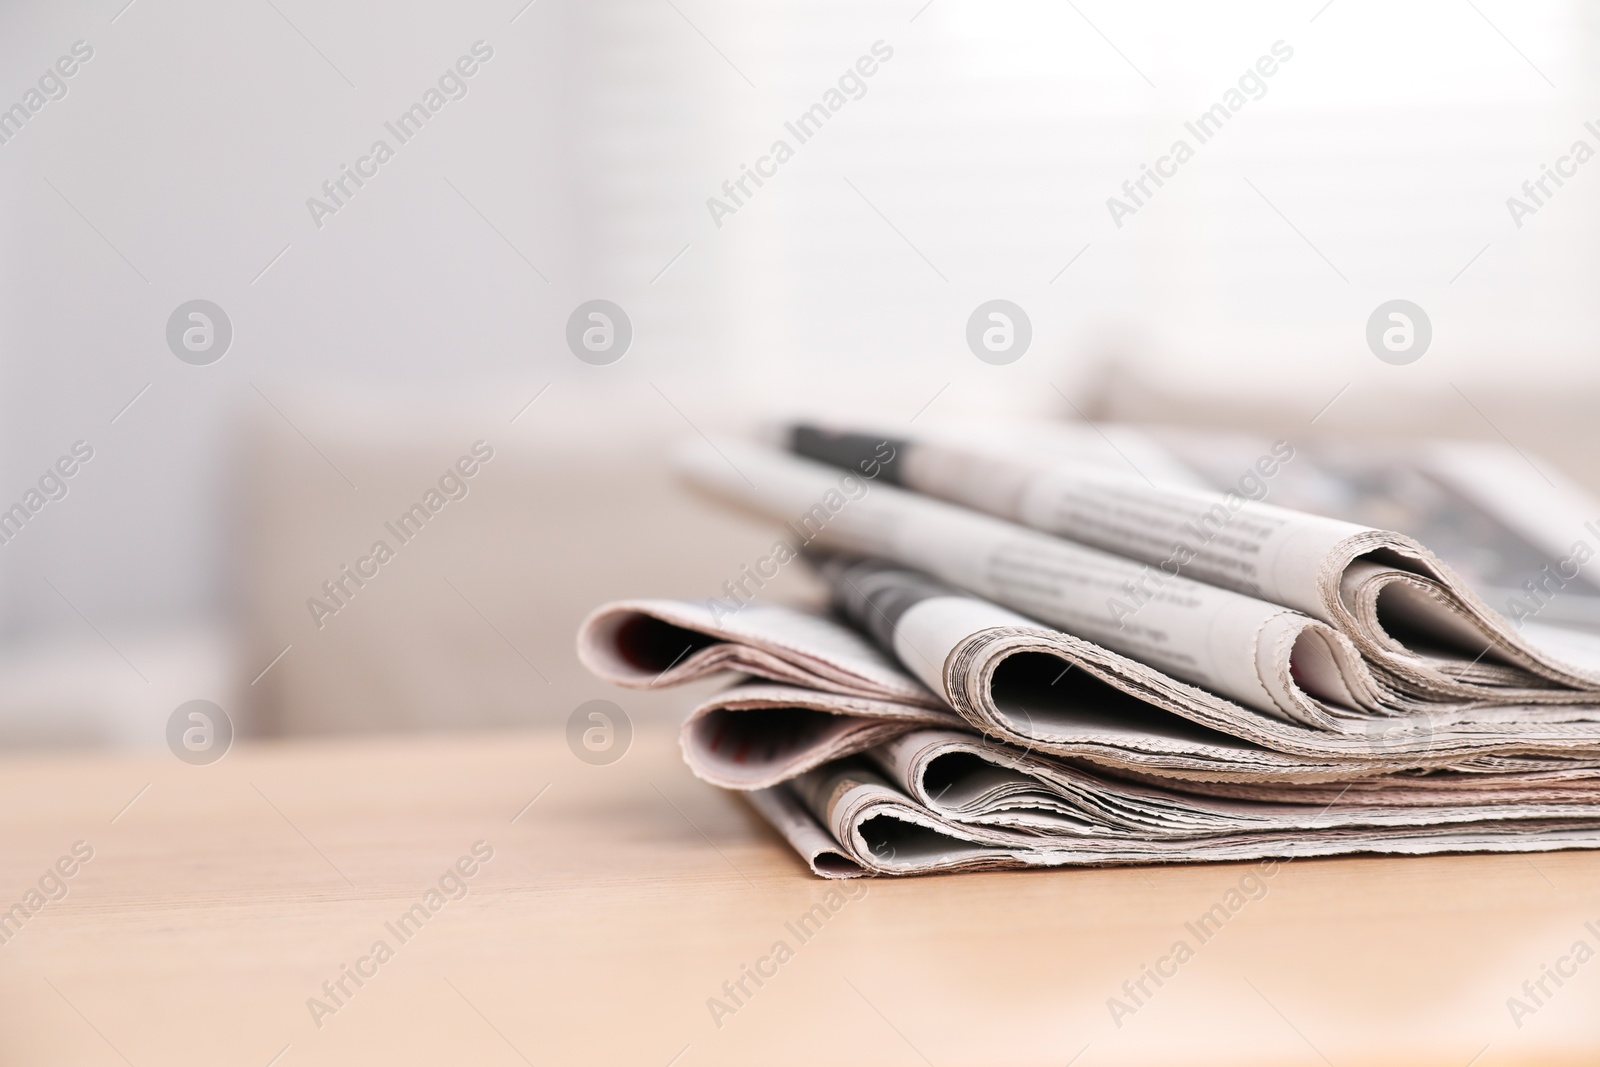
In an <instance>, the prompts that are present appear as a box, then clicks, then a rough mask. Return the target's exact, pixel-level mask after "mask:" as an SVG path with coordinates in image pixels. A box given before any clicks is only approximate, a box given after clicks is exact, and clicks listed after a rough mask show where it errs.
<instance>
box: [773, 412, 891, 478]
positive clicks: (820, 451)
mask: <svg viewBox="0 0 1600 1067" xmlns="http://www.w3.org/2000/svg"><path fill="white" fill-rule="evenodd" d="M911 443H912V442H911V441H910V440H908V439H906V438H903V437H885V436H883V435H881V434H867V433H837V432H835V431H833V430H824V429H821V428H820V427H816V426H807V425H805V424H801V425H798V426H795V427H793V428H792V429H791V430H790V431H789V450H790V451H791V452H793V453H794V454H795V455H797V456H805V457H806V458H807V459H814V460H816V461H817V462H819V463H826V464H828V465H829V466H833V467H843V468H844V469H845V470H851V471H862V472H865V473H867V474H869V475H870V476H872V477H875V478H880V479H882V480H883V481H885V482H888V483H889V484H891V485H899V486H906V481H905V467H904V463H903V457H904V456H905V453H906V449H907V448H908V447H909V446H910V445H911ZM885 456H887V457H888V458H885ZM874 470H876V471H877V473H876V474H872V473H871V472H872V471H874ZM907 488H910V487H909V486H907Z"/></svg>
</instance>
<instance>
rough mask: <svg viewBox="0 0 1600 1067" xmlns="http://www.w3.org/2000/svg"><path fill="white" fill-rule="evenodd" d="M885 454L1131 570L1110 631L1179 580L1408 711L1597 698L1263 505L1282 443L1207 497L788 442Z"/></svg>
mask: <svg viewBox="0 0 1600 1067" xmlns="http://www.w3.org/2000/svg"><path fill="white" fill-rule="evenodd" d="M885 445H887V446H888V447H889V448H890V449H891V450H892V451H893V453H894V460H893V462H892V464H891V465H890V468H889V470H888V471H887V474H888V475H889V477H891V478H892V479H893V480H894V481H895V482H897V483H898V484H901V485H904V486H906V487H908V488H912V489H915V490H917V491H918V492H922V493H926V494H928V495H930V496H933V497H937V498H940V499H943V500H948V501H954V502H957V503H960V504H963V505H966V506H968V507H972V508H975V509H978V510H981V511H984V512H987V513H990V514H992V515H996V516H999V517H1002V518H1006V519H1010V520H1013V521H1016V522H1019V523H1021V524H1023V525H1025V526H1028V527H1031V528H1033V529H1037V530H1041V531H1044V532H1047V533H1051V534H1055V535H1058V536H1060V537H1063V538H1069V539H1071V540H1072V541H1074V542H1077V543H1080V544H1083V545H1088V546H1094V547H1097V548H1101V549H1104V550H1106V551H1108V552H1113V553H1116V554H1118V555H1120V556H1123V557H1124V558H1127V559H1130V560H1136V561H1138V562H1140V563H1142V564H1144V566H1143V567H1141V568H1140V569H1139V573H1138V574H1136V575H1134V576H1133V577H1132V578H1130V579H1129V580H1128V581H1127V582H1126V584H1125V585H1123V586H1122V587H1121V588H1116V589H1111V590H1108V591H1107V593H1106V597H1105V604H1104V607H1105V610H1106V611H1107V613H1109V614H1111V615H1112V616H1114V618H1115V619H1116V620H1117V621H1118V622H1119V623H1120V624H1122V625H1124V626H1136V625H1137V624H1138V621H1139V620H1140V619H1141V618H1142V617H1143V616H1144V615H1145V613H1147V612H1148V611H1149V610H1150V609H1151V608H1152V607H1155V606H1156V605H1158V604H1160V603H1162V602H1163V601H1164V600H1166V599H1167V598H1168V596H1170V594H1171V591H1172V588H1173V586H1174V585H1175V584H1176V583H1177V582H1179V581H1180V580H1182V579H1183V578H1191V579H1196V580H1198V581H1201V582H1205V583H1208V584H1210V585H1212V586H1214V587H1217V588H1223V589H1229V590H1233V591H1235V592H1239V593H1243V594H1246V595H1249V596H1252V597H1259V598H1261V599H1262V600H1266V601H1270V602H1272V603H1275V604H1280V605H1284V606H1286V607H1291V608H1294V609H1296V610H1297V611H1300V612H1303V613H1304V614H1306V615H1309V616H1311V617H1313V618H1316V619H1318V620H1320V621H1322V622H1324V623H1327V624H1329V625H1331V626H1333V627H1335V628H1336V629H1337V630H1338V631H1339V632H1340V633H1341V634H1342V635H1344V636H1345V637H1347V638H1349V639H1350V640H1351V641H1353V642H1354V645H1355V647H1357V648H1358V649H1359V650H1360V652H1361V654H1362V655H1363V656H1364V657H1366V658H1367V659H1368V660H1369V661H1370V662H1371V663H1372V664H1374V666H1375V667H1376V668H1377V669H1378V670H1379V671H1381V672H1382V674H1383V675H1384V677H1385V680H1386V681H1387V682H1389V683H1390V684H1392V685H1393V686H1394V687H1397V688H1399V689H1401V690H1404V691H1406V692H1409V693H1410V694H1412V695H1414V696H1416V697H1418V698H1422V699H1446V700H1457V701H1471V700H1489V701H1498V702H1502V703H1517V702H1528V703H1559V702H1569V703H1586V702H1592V701H1595V700H1596V699H1600V657H1596V656H1593V655H1590V656H1587V657H1585V658H1584V659H1581V660H1574V659H1571V658H1566V659H1563V658H1560V657H1557V656H1555V655H1552V654H1551V653H1550V651H1548V650H1545V649H1542V648H1539V647H1536V646H1535V645H1534V644H1533V643H1532V642H1531V641H1530V640H1528V639H1527V637H1525V636H1524V635H1523V634H1520V633H1519V632H1518V631H1517V629H1516V627H1515V626H1513V625H1512V624H1511V622H1510V621H1509V620H1508V619H1506V618H1505V617H1504V616H1502V615H1500V614H1499V613H1498V612H1496V611H1494V609H1492V608H1491V607H1489V605H1488V604H1487V603H1485V602H1484V601H1483V600H1482V599H1481V598H1480V597H1479V596H1478V595H1477V594H1476V593H1475V592H1473V591H1472V589H1471V588H1470V587H1468V585H1467V584H1466V583H1465V582H1463V581H1461V580H1460V579H1458V578H1457V577H1456V576H1455V574H1454V573H1453V572H1452V571H1451V570H1450V568H1449V567H1448V566H1447V565H1446V564H1445V563H1444V562H1443V561H1442V560H1440V559H1439V558H1438V557H1437V556H1435V555H1434V554H1433V553H1431V552H1429V551H1428V550H1427V549H1426V548H1425V547H1423V546H1422V545H1421V544H1420V543H1418V542H1416V541H1414V540H1412V539H1411V538H1409V537H1406V536H1404V535H1402V534H1399V533H1394V532H1391V531H1385V530H1378V529H1375V528H1371V527H1364V526H1360V525H1357V524H1355V523H1349V522H1344V521H1342V520H1338V519H1331V518H1325V517H1323V516H1318V515H1312V514H1309V513H1306V512H1300V511H1292V510H1289V509H1287V508H1281V507H1277V506H1276V505H1272V504H1266V503H1262V502H1261V501H1260V499H1259V497H1260V496H1263V495H1265V490H1266V486H1267V484H1268V479H1270V478H1271V477H1272V476H1273V474H1274V473H1275V472H1276V471H1277V469H1278V467H1279V466H1280V465H1281V464H1282V463H1283V462H1285V461H1286V460H1287V459H1289V458H1291V457H1292V456H1293V446H1292V445H1289V444H1288V443H1287V442H1276V443H1275V444H1274V445H1273V446H1272V448H1271V450H1270V451H1269V452H1267V453H1264V454H1263V455H1262V456H1260V457H1259V458H1258V460H1257V461H1256V463H1255V464H1253V465H1252V466H1251V468H1250V469H1249V470H1247V471H1246V472H1244V473H1243V474H1241V476H1240V479H1239V482H1238V485H1236V486H1235V487H1234V488H1231V489H1229V490H1227V491H1226V492H1224V493H1221V494H1218V493H1215V492H1207V491H1204V490H1199V489H1194V488H1190V487H1186V486H1179V485H1167V484H1157V483H1155V482H1151V481H1148V480H1144V479H1141V478H1139V477H1137V476H1135V475H1130V474H1124V473H1120V472H1116V471H1112V470H1109V469H1107V468H1105V467H1104V466H1101V465H1098V464H1092V463H1082V462H1072V461H1061V460H1059V459H1053V458H1050V457H1048V456H1042V455H1040V454H1038V453H1036V452H1034V451H1031V450H1026V449H1016V448H1008V447H1007V446H1006V445H1005V444H1004V443H1003V442H995V443H994V444H993V445H992V446H984V445H979V444H974V443H971V442H970V441H969V442H964V443H950V442H945V441H913V440H907V439H904V438H895V439H887V438H884V437H881V436H879V435H876V434H871V433H855V432H838V433H835V432H831V431H826V430H819V429H817V428H815V427H806V426H802V427H796V428H795V429H794V431H793V433H792V437H791V446H792V447H793V448H794V449H795V450H796V451H797V452H799V453H800V454H804V455H808V456H811V457H813V458H817V459H821V460H823V461H825V462H829V463H832V464H835V465H836V466H840V467H845V468H847V469H854V467H855V466H856V465H857V464H859V463H860V462H861V461H862V460H861V457H863V456H871V455H875V454H876V453H877V452H880V451H881V450H882V448H883V447H884V446H885ZM1106 643H1108V644H1109V643H1110V642H1106ZM1567 651H1568V655H1569V657H1570V655H1571V650H1570V649H1568V650H1567ZM1230 695H1231V694H1230Z"/></svg>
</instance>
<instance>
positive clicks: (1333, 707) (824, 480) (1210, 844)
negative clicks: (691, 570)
mask: <svg viewBox="0 0 1600 1067" xmlns="http://www.w3.org/2000/svg"><path fill="white" fill-rule="evenodd" d="M1119 451H1120V450H1119ZM1124 458H1125V459H1127V460H1128V462H1126V463H1124V464H1122V465H1121V467H1120V469H1119V468H1117V467H1114V466H1109V465H1107V464H1105V463H1101V462H1093V461H1089V460H1085V459H1082V458H1074V456H1072V455H1070V454H1067V453H1063V452H1058V451H1055V450H1052V449H1051V448H1048V447H1041V446H1040V445H1039V444H1038V443H1037V442H1028V441H1026V440H1025V439H1023V438H1021V437H1007V436H1006V435H1004V434H995V435H987V436H985V435H968V436H965V437H963V436H961V435H950V436H946V437H943V438H936V437H929V438H927V439H923V440H908V439H906V438H904V437H899V436H896V437H889V436H885V435H880V434H873V433H857V432H844V431H835V430H822V429H817V428H814V427H810V426H796V427H792V428H790V429H788V430H786V431H785V432H784V434H783V435H782V442H781V444H779V445H774V446H770V447H769V446H766V445H756V444H747V443H734V442H715V443H713V442H711V441H710V440H707V441H704V442H701V443H699V444H697V445H695V446H694V447H692V448H690V449H688V450H686V451H685V452H683V453H682V454H681V455H680V457H679V466H680V469H681V471H682V472H683V474H684V475H685V476H686V477H687V478H688V479H689V480H690V481H691V482H692V483H693V484H695V485H696V486H697V487H699V488H701V489H703V490H706V491H708V492H710V493H712V494H714V495H716V496H718V497H720V498H722V499H724V500H726V501H728V502H730V503H733V504H735V505H737V506H740V507H742V508H743V509H745V510H746V511H754V512H755V513H757V514H759V515H762V516H765V517H766V518H768V519H770V520H771V521H772V523H773V529H774V537H775V541H774V543H773V545H772V547H771V550H770V551H769V552H767V553H765V554H764V555H762V556H760V557H759V558H756V559H753V560H751V561H749V562H748V563H747V564H746V565H744V566H743V567H741V568H740V571H739V575H738V577H736V578H734V579H733V580H731V581H730V582H729V583H727V584H726V585H725V587H724V588H723V589H722V590H719V591H717V592H716V595H714V596H712V597H710V598H707V599H704V600H699V601H669V600H636V601H626V602H620V603H613V604H608V605H606V606H604V607H602V608H600V609H598V610H597V611H596V612H595V613H594V614H593V615H591V616H590V617H589V619H588V620H586V622H585V623H584V624H583V627H582V629H581V631H580V633H579V635H578V646H579V655H580V657H581V658H582V660H583V662H584V663H585V665H586V666H588V668H589V669H590V670H592V671H593V672H594V673H596V674H597V675H599V676H600V677H602V678H605V679H608V680H610V681H612V682H615V683H617V684H620V685H625V686H633V687H640V688H654V687H660V686H670V685H675V684H679V683H684V682H689V681H693V680H697V679H701V678H704V677H706V676H708V675H711V674H714V673H717V672H731V674H733V675H734V676H736V677H737V678H738V679H739V680H738V681H736V683H735V684H733V685H732V687H731V688H728V689H726V690H724V691H722V692H721V693H719V694H718V695H716V696H714V697H712V698H711V699H710V700H708V701H706V702H705V703H703V704H701V705H700V706H698V707H696V708H694V709H693V711H692V712H690V713H689V715H688V718H687V721H686V722H685V724H684V726H683V734H682V745H683V752H684V757H685V759H686V760H687V762H688V764H689V766H690V767H691V768H692V769H693V771H694V773H695V774H696V775H698V776H699V777H701V778H703V779H704V780H706V781H708V782H711V783H713V784H715V785H718V786H721V787H723V788H725V789H730V790H739V791H743V792H744V793H745V795H747V796H748V798H749V799H750V802H751V803H752V804H753V805H754V807H755V808H756V809H757V810H758V811H759V812H760V813H761V814H762V815H763V816H764V817H765V818H767V819H768V820H769V821H770V822H771V823H772V824H773V826H774V827H775V828H776V829H777V830H778V831H779V832H780V833H781V834H782V835H783V836H784V837H785V838H786V839H787V840H788V841H789V842H790V843H791V844H792V845H793V846H794V848H795V849H796V850H797V851H798V852H799V854H800V855H801V856H802V857H803V858H804V859H805V860H806V862H808V863H809V864H810V866H811V868H812V870H813V871H815V872H816V873H817V874H819V875H822V876H826V877H853V876H858V875H862V874H921V873H927V872H933V871H955V870H978V869H993V868H1003V867H1049V866H1065V865H1088V864H1125V863H1154V862H1176V861H1205V860H1246V859H1263V858H1268V857H1277V858H1294V857H1302V856H1327V855H1335V854H1344V853H1391V854H1423V853H1435V852H1478V851H1483V852H1512V851H1530V852H1531V851H1541V850H1550V849H1563V848H1590V847H1596V846H1600V639H1596V638H1595V637H1593V636H1591V635H1589V634H1586V633H1583V632H1580V631H1578V630H1573V629H1565V628H1558V627H1554V626H1549V625H1543V624H1540V623H1539V621H1538V620H1525V619H1521V618H1518V619H1515V620H1513V619H1512V618H1510V617H1508V614H1507V613H1504V612H1502V611H1501V610H1497V609H1496V608H1494V607H1491V606H1490V604H1489V603H1488V602H1487V601H1486V600H1485V599H1483V597H1482V596H1480V594H1479V593H1478V592H1477V591H1475V590H1474V589H1473V588H1471V587H1470V586H1469V584H1468V583H1467V582H1466V581H1465V580H1463V578H1462V577H1460V576H1459V575H1458V573H1457V571H1456V570H1455V569H1453V568H1452V567H1451V566H1449V565H1447V564H1446V563H1445V562H1444V561H1443V560H1442V559H1441V558H1440V557H1439V556H1438V555H1435V554H1434V553H1433V552H1431V551H1430V550H1429V549H1428V548H1426V547H1424V546H1423V545H1422V544H1421V543H1419V542H1418V541H1417V540H1415V539H1413V538H1411V537H1408V536H1405V535H1402V534H1399V533H1394V532H1388V531H1385V530H1382V529H1378V528H1375V527H1372V526H1366V525H1360V524H1357V523H1352V522H1349V521H1344V520H1342V519H1334V518H1329V517H1325V516H1323V515H1318V514H1312V513H1309V512H1306V511H1297V510H1290V509H1288V508H1285V507H1281V506H1277V505H1275V504H1272V503H1268V502H1266V501H1265V499H1264V498H1268V497H1269V496H1270V494H1271V487H1272V486H1273V484H1274V479H1275V478H1276V477H1277V476H1278V474H1279V473H1280V471H1281V469H1282V468H1283V467H1284V466H1285V465H1286V464H1288V463H1290V461H1291V460H1292V459H1293V458H1294V449H1293V447H1292V446H1289V445H1287V444H1286V443H1283V442H1278V443H1276V444H1275V445H1273V446H1271V447H1267V448H1264V449H1262V450H1261V451H1260V453H1259V454H1257V455H1256V456H1255V457H1254V458H1253V460H1252V461H1251V462H1250V463H1249V464H1248V466H1246V467H1243V468H1241V469H1240V471H1239V475H1238V477H1237V478H1236V479H1230V484H1231V487H1230V488H1227V489H1225V490H1220V491H1219V490H1217V489H1214V488H1213V489H1207V488H1203V487H1199V486H1197V485H1193V484H1184V483H1183V482H1182V481H1180V480H1177V479H1170V480H1169V479H1168V478H1167V477H1164V476H1151V471H1150V470H1148V469H1145V468H1146V467H1148V465H1145V467H1141V466H1140V465H1139V464H1137V463H1135V462H1134V460H1133V459H1132V458H1130V457H1128V456H1124ZM1584 558H1585V559H1586V558H1587V556H1585V557H1584ZM1581 563H1582V561H1581V560H1580V561H1579V563H1578V566H1579V567H1581ZM788 566H810V567H814V568H815V569H816V571H817V573H819V574H820V575H821V577H822V579H823V581H824V582H825V584H826V586H827V587H828V589H829V591H830V593H831V601H832V604H831V611H829V612H828V613H826V614H823V613H815V612H806V611H801V610H798V609H795V608H790V607H785V606H782V605H777V604H772V603H768V602H767V601H765V600H763V599H761V598H760V597H759V596H758V593H759V590H760V588H761V586H762V585H764V584H765V583H766V582H767V581H769V580H770V579H772V578H773V577H774V576H775V575H776V574H777V573H778V572H779V571H780V570H781V569H782V568H784V567H788ZM1544 573H1546V574H1556V573H1558V572H1556V571H1551V570H1550V568H1549V567H1546V568H1545V572H1544ZM1559 573H1560V574H1563V575H1564V574H1566V571H1565V570H1561V571H1560V572H1559ZM1527 584H1528V586H1529V588H1528V589H1527V590H1526V591H1525V592H1526V597H1527V598H1528V599H1526V600H1525V601H1523V602H1524V603H1544V602H1547V601H1550V600H1552V599H1554V597H1555V596H1556V595H1557V593H1558V592H1559V589H1558V588H1557V587H1555V586H1552V585H1551V584H1550V583H1549V582H1545V583H1544V584H1543V586H1542V587H1541V589H1542V590H1543V594H1542V595H1541V596H1539V597H1535V594H1536V593H1538V592H1539V590H1536V589H1534V588H1533V587H1532V586H1533V582H1532V581H1530V582H1528V583H1527ZM1552 590H1554V591H1552ZM1575 595H1576V594H1575Z"/></svg>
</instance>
